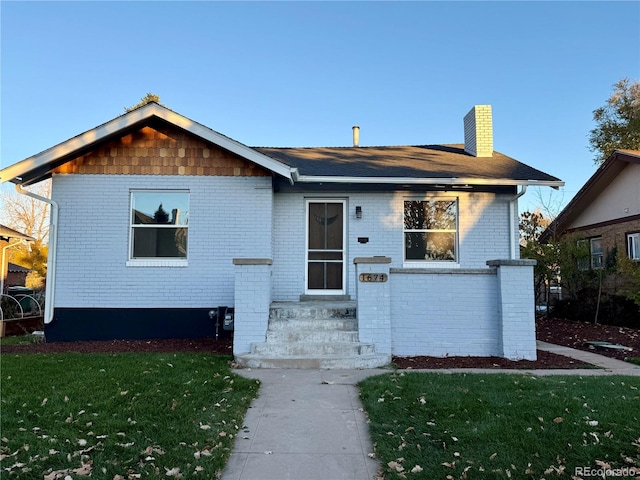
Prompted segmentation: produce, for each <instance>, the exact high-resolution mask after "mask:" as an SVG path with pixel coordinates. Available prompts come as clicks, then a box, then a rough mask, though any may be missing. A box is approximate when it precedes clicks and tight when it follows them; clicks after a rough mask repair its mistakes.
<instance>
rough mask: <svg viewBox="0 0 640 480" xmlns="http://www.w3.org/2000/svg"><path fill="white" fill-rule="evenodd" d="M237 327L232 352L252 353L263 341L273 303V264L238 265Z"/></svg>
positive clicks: (236, 273) (236, 272)
mask: <svg viewBox="0 0 640 480" xmlns="http://www.w3.org/2000/svg"><path fill="white" fill-rule="evenodd" d="M234 267H235V291H236V303H235V310H234V315H235V322H234V323H235V331H234V334H233V353H234V354H236V355H237V354H240V353H249V350H251V343H254V342H256V343H257V342H264V341H265V339H266V333H267V327H268V325H269V306H270V305H271V265H266V264H256V265H235V266H234Z"/></svg>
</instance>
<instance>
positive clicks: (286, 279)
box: [0, 103, 562, 366]
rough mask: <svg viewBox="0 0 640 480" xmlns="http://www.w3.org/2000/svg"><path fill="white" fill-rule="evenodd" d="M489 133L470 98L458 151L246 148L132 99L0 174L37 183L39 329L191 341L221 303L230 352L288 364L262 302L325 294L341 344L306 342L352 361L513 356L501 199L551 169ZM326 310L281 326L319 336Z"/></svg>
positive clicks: (505, 207)
mask: <svg viewBox="0 0 640 480" xmlns="http://www.w3.org/2000/svg"><path fill="white" fill-rule="evenodd" d="M461 130H462V128H461ZM356 132H357V131H356ZM492 135H493V133H492V124H491V107H490V106H488V105H480V106H475V107H474V108H473V109H472V110H471V111H470V112H469V114H467V116H465V118H464V136H465V143H464V144H460V145H419V146H406V147H359V146H353V147H348V148H258V147H253V148H252V147H247V146H245V145H243V144H241V143H239V142H236V141H235V140H232V139H230V138H228V137H226V136H224V135H221V134H219V133H217V132H215V131H213V130H211V129H209V128H207V127H205V126H203V125H201V124H198V123H196V122H194V121H192V120H190V119H188V118H186V117H184V116H182V115H179V114H178V113H175V112H173V111H171V110H168V109H166V108H164V107H162V106H160V105H158V104H155V103H150V104H147V105H145V106H143V107H141V108H139V109H137V110H134V111H132V112H128V113H126V114H125V115H122V116H120V117H117V118H115V119H113V120H111V121H109V122H107V123H105V124H103V125H100V126H98V127H96V128H94V129H92V130H89V131H87V132H85V133H83V134H81V135H79V136H77V137H74V138H72V139H70V140H68V141H66V142H64V143H62V144H60V145H57V146H54V147H52V148H50V149H48V150H46V151H44V152H42V153H39V154H37V155H35V156H33V157H31V158H28V159H25V160H23V161H21V162H18V163H16V164H14V165H11V166H9V167H7V168H5V169H4V170H2V171H0V176H1V179H2V181H3V182H6V181H11V182H13V183H15V184H16V185H17V188H18V190H19V191H24V190H23V187H26V186H28V185H30V184H33V183H36V182H38V181H41V180H42V179H45V178H49V177H52V178H53V187H52V199H51V203H52V206H53V208H52V232H53V233H52V238H51V244H50V251H51V252H52V254H51V255H50V259H49V278H48V281H47V295H48V297H47V298H48V299H49V301H48V302H47V311H46V312H45V317H46V318H45V323H46V328H45V333H46V336H47V338H48V339H50V340H76V339H113V338H163V337H164V338H167V337H207V336H212V335H214V334H215V333H216V328H215V327H214V325H215V323H218V333H219V334H223V333H224V332H223V330H221V329H220V325H221V322H222V320H223V318H222V317H223V314H224V313H225V312H227V313H233V315H234V316H235V319H234V320H235V322H234V323H235V331H234V354H235V355H236V357H237V358H238V359H239V360H240V361H242V359H246V358H249V359H252V358H253V356H256V355H257V356H258V357H259V356H260V355H261V354H260V352H263V353H262V356H263V357H266V356H268V354H266V353H264V352H265V351H266V350H265V348H264V346H261V345H260V344H263V343H267V344H269V343H284V344H286V345H284V346H280V347H278V348H279V349H280V350H278V349H276V350H278V351H282V352H284V353H280V354H278V353H274V355H275V356H278V355H281V356H285V357H286V356H290V357H294V356H297V357H300V356H302V357H304V355H305V353H304V351H305V350H304V348H302V349H301V348H298V347H300V345H298V346H296V347H292V346H291V345H290V344H289V343H291V342H294V343H295V342H296V341H299V340H293V339H294V337H296V338H297V336H298V335H297V333H296V332H295V331H294V332H293V333H292V332H290V331H289V332H288V333H287V334H286V335H285V334H282V333H278V330H279V329H280V328H281V326H280V325H278V324H277V320H276V317H278V316H279V315H281V314H282V313H281V312H282V311H281V310H278V309H279V308H283V307H282V306H283V305H285V306H286V307H287V308H289V307H295V306H296V305H297V304H298V302H300V303H301V304H304V305H307V306H310V305H312V306H313V310H314V311H320V310H322V309H324V307H325V306H329V305H330V303H331V302H339V305H338V307H339V309H340V308H342V309H343V310H344V312H347V313H345V316H347V317H348V316H350V315H351V313H350V312H354V314H355V318H354V319H353V320H348V321H349V322H351V323H349V324H346V323H345V324H341V326H337V327H335V329H336V330H349V335H348V337H349V338H350V340H346V338H347V337H346V336H345V335H344V334H339V335H338V334H336V335H333V334H332V335H333V336H328V337H327V336H325V337H324V338H325V340H322V342H324V343H325V344H326V345H324V347H323V349H324V351H325V353H326V355H327V356H331V357H332V358H334V359H335V357H336V356H340V353H339V352H338V350H339V349H338V348H337V346H338V344H342V343H345V342H347V343H349V342H351V343H353V344H354V345H357V348H356V351H357V352H360V354H361V356H362V358H365V357H367V358H374V356H375V359H374V360H371V361H370V362H367V361H362V362H361V365H364V366H372V365H379V364H382V363H385V362H388V360H389V359H390V356H391V355H394V354H395V355H402V356H409V355H436V356H444V355H478V356H489V355H499V356H505V357H508V358H513V359H516V358H527V359H532V358H535V355H536V349H535V326H534V310H533V309H534V304H533V283H532V274H533V273H532V262H531V261H528V260H520V259H519V258H518V248H517V245H518V230H517V228H518V227H517V225H518V222H517V212H518V209H517V199H518V196H519V195H520V194H521V193H522V192H523V190H524V189H525V188H526V186H528V185H547V186H551V187H558V186H560V185H562V182H561V181H560V180H558V179H557V178H555V177H552V176H550V175H548V174H546V173H543V172H540V171H538V170H536V169H534V168H531V167H529V166H527V165H524V164H522V163H520V162H517V161H516V160H514V159H512V158H510V157H507V156H505V155H503V154H500V153H498V152H494V151H493V140H492ZM354 140H355V135H354ZM518 187H520V190H519V188H518ZM323 300H324V301H325V302H324V303H321V302H322V301H323ZM305 302H308V303H306V304H305ZM318 305H320V306H319V307H318ZM334 306H335V305H334ZM218 307H225V308H222V309H218ZM323 311H324V310H323ZM341 311H342V310H341ZM216 312H219V313H220V318H218V317H217V313H216ZM278 312H280V313H278ZM212 314H214V315H213V318H212ZM305 315H306V314H305ZM334 316H335V315H334V314H330V315H329V318H326V319H324V320H323V319H321V318H315V319H313V320H311V324H305V323H304V321H306V320H304V321H303V323H300V324H294V323H292V322H289V323H287V324H286V328H289V329H294V330H295V329H296V328H300V330H302V329H303V327H302V326H300V327H296V326H295V325H306V326H305V327H304V329H305V330H306V329H307V328H308V327H309V325H312V326H313V327H314V328H315V327H317V326H322V328H323V329H324V330H327V329H329V328H328V327H327V326H328V325H333V324H332V323H331V322H333V321H334V319H333V317H334ZM285 323H286V322H285ZM336 325H338V324H336ZM325 327H327V328H325ZM351 330H353V331H351ZM310 335H311V337H307V338H306V340H305V342H307V341H308V342H312V343H319V342H320V340H317V338H318V335H319V334H317V333H312V334H310ZM322 335H325V334H322ZM312 337H313V338H314V339H315V340H310V339H311V338H312ZM331 338H333V339H334V340H331ZM287 339H289V340H287ZM294 350H295V351H296V352H297V353H292V352H293V351H294ZM301 352H302V353H301ZM327 352H328V353H327ZM309 356H310V354H309ZM252 361H253V360H246V362H245V363H246V364H255V365H258V364H260V362H257V363H256V362H254V363H251V362H252ZM261 365H264V366H269V365H268V363H264V362H263V363H261ZM318 365H329V363H326V364H322V363H320V364H318ZM331 365H334V366H337V365H344V364H340V363H339V362H334V363H333V364H331ZM354 365H358V363H355V364H354Z"/></svg>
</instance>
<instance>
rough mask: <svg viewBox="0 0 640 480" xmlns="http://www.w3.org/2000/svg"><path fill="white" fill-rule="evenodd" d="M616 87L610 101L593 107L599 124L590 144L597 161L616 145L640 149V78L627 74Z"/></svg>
mask: <svg viewBox="0 0 640 480" xmlns="http://www.w3.org/2000/svg"><path fill="white" fill-rule="evenodd" d="M614 88H615V91H614V92H613V94H611V96H610V97H609V99H608V100H607V103H606V104H605V105H604V106H602V107H600V108H598V109H596V110H594V111H593V119H594V121H595V122H596V128H594V129H593V130H591V132H590V135H589V144H590V145H591V146H590V149H591V151H592V152H595V154H596V157H595V163H602V162H604V161H605V160H606V159H607V158H608V157H609V156H610V155H611V154H612V153H613V151H614V150H616V149H628V150H638V149H640V82H637V81H636V82H633V83H631V82H630V81H629V79H628V78H623V79H622V80H620V81H619V82H617V83H616V84H615V85H614Z"/></svg>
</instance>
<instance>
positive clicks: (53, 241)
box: [16, 184, 58, 324]
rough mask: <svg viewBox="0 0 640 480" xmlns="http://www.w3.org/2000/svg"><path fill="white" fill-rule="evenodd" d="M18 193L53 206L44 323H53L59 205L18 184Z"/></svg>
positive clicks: (50, 218) (50, 219)
mask: <svg viewBox="0 0 640 480" xmlns="http://www.w3.org/2000/svg"><path fill="white" fill-rule="evenodd" d="M16 191H17V192H18V193H20V194H22V195H26V196H27V197H31V198H35V199H36V200H40V201H41V202H45V203H48V204H49V205H51V212H50V217H49V252H48V253H49V254H48V258H47V286H46V289H45V297H44V298H45V300H44V323H45V324H46V323H51V321H52V320H53V301H54V296H55V291H56V256H57V250H58V204H57V203H56V202H55V201H54V200H51V199H50V198H47V197H43V196H41V195H37V194H35V193H32V192H30V191H28V190H25V189H24V188H22V185H20V184H16Z"/></svg>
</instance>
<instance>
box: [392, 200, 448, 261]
mask: <svg viewBox="0 0 640 480" xmlns="http://www.w3.org/2000/svg"><path fill="white" fill-rule="evenodd" d="M457 226H458V202H457V200H456V199H439V198H438V199H431V200H405V202H404V259H405V261H407V262H429V261H431V262H433V261H440V262H456V261H457V244H458V240H457Z"/></svg>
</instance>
